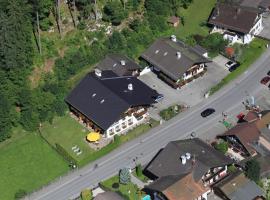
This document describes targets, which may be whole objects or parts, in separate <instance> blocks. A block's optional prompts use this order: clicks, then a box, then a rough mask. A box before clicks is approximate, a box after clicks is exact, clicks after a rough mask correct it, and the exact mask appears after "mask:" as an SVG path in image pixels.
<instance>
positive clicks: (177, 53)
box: [176, 51, 181, 59]
mask: <svg viewBox="0 0 270 200" xmlns="http://www.w3.org/2000/svg"><path fill="white" fill-rule="evenodd" d="M176 56H177V59H180V58H181V52H180V51H177V52H176Z"/></svg>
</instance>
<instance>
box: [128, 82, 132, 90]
mask: <svg viewBox="0 0 270 200" xmlns="http://www.w3.org/2000/svg"><path fill="white" fill-rule="evenodd" d="M128 90H129V91H132V90H133V85H132V83H129V84H128Z"/></svg>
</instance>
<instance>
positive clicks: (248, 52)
mask: <svg viewBox="0 0 270 200" xmlns="http://www.w3.org/2000/svg"><path fill="white" fill-rule="evenodd" d="M266 44H267V41H265V40H262V39H257V38H256V39H254V40H253V41H252V42H251V43H250V44H249V45H248V46H247V45H244V46H242V47H241V51H242V52H241V56H240V57H239V58H238V61H239V62H240V64H241V65H240V67H238V68H237V69H236V70H235V71H233V72H231V73H230V74H228V75H227V76H226V77H225V78H224V79H222V80H221V81H220V82H219V83H218V84H217V85H216V86H214V87H212V88H211V89H210V94H214V93H215V92H217V91H218V90H219V89H220V88H222V87H223V86H225V85H226V84H227V83H229V82H230V81H232V80H234V79H235V78H237V77H238V76H239V75H241V74H242V73H243V72H244V71H246V70H247V69H248V67H249V66H250V65H251V64H252V63H254V62H255V61H256V60H257V59H258V58H259V57H260V56H261V55H262V53H263V52H264V51H265V49H266V46H265V45H266Z"/></svg>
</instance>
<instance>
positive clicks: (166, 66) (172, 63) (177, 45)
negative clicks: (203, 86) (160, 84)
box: [141, 35, 210, 89]
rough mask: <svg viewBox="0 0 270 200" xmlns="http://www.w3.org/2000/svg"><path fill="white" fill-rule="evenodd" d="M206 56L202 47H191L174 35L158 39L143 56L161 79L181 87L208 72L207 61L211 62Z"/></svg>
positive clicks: (173, 85)
mask: <svg viewBox="0 0 270 200" xmlns="http://www.w3.org/2000/svg"><path fill="white" fill-rule="evenodd" d="M204 55H205V56H204ZM206 56H207V52H206V51H205V50H204V49H203V48H202V47H200V46H195V47H190V46H188V45H186V44H185V43H183V42H182V41H179V40H177V38H176V36H174V35H172V36H171V37H170V38H160V39H158V40H156V41H155V42H154V43H153V44H152V45H151V46H150V47H149V48H148V49H147V50H146V51H145V52H144V53H143V54H142V55H141V58H142V59H144V60H145V61H146V62H147V63H148V64H149V65H150V67H151V68H152V70H153V71H154V72H155V73H156V74H157V75H158V77H159V78H160V79H162V80H164V81H165V82H166V83H168V84H169V85H170V86H172V87H173V88H176V89H179V88H181V87H182V86H184V85H185V84H186V83H188V82H190V81H192V80H193V79H195V78H198V77H200V76H202V75H203V74H204V73H205V72H206V67H205V63H208V62H210V61H209V60H208V59H207V57H206Z"/></svg>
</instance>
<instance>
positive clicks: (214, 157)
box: [145, 138, 233, 181]
mask: <svg viewBox="0 0 270 200" xmlns="http://www.w3.org/2000/svg"><path fill="white" fill-rule="evenodd" d="M186 153H190V154H191V159H190V160H187V162H186V164H184V165H183V164H182V163H181V159H180V157H181V155H185V154H186ZM192 160H195V162H192ZM231 163H233V161H232V160H231V159H229V158H227V157H226V156H224V155H223V154H222V153H220V152H218V151H217V150H215V149H214V148H212V147H211V146H209V145H208V144H206V143H204V142H203V141H201V140H200V139H198V138H195V139H188V140H178V141H172V142H170V143H168V144H167V145H166V146H165V148H164V149H163V150H162V151H161V152H160V153H159V154H158V155H157V156H156V157H155V158H154V159H153V160H152V161H151V162H150V163H149V164H148V166H147V167H146V168H145V170H146V171H148V172H150V173H151V174H153V175H154V176H156V177H157V178H160V177H163V176H169V175H183V174H187V173H191V172H192V173H193V178H194V180H195V181H198V180H199V179H201V178H202V176H203V175H204V174H205V173H206V172H207V171H208V170H209V169H211V168H214V167H218V166H224V165H228V164H231Z"/></svg>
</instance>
